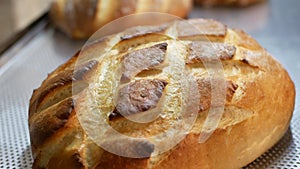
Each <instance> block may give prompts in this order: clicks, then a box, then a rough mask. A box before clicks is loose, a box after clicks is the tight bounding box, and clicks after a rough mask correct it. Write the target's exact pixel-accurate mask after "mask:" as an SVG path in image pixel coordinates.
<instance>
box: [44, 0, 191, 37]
mask: <svg viewBox="0 0 300 169" xmlns="http://www.w3.org/2000/svg"><path fill="white" fill-rule="evenodd" d="M191 7H192V0H164V1H152V0H143V1H140V0H76V1H75V0H55V1H54V2H53V4H52V6H51V9H50V16H51V18H52V20H53V21H54V23H55V25H57V27H59V28H60V29H61V30H62V31H63V32H65V33H67V34H68V35H69V36H71V37H73V38H88V37H90V36H91V35H92V34H93V33H94V32H95V31H97V30H98V29H99V28H101V27H102V26H104V25H105V24H107V23H109V22H110V21H113V20H115V19H118V18H120V17H122V16H126V15H130V14H135V13H141V12H162V13H169V14H172V15H175V16H178V17H181V18H183V17H186V16H187V14H188V12H189V11H190V10H191Z"/></svg>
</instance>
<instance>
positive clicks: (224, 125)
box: [29, 19, 295, 169]
mask: <svg viewBox="0 0 300 169" xmlns="http://www.w3.org/2000/svg"><path fill="white" fill-rule="evenodd" d="M191 25H193V26H192V28H190V27H191ZM211 57H213V58H218V61H219V62H220V63H222V64H221V65H222V73H223V74H224V79H223V80H224V81H225V83H224V84H225V90H226V91H225V96H226V99H225V100H223V101H221V102H220V101H217V102H214V101H213V100H212V92H213V90H212V86H213V84H214V83H219V82H220V79H218V78H212V77H211V76H210V74H209V71H208V69H207V67H206V66H205V65H206V64H205V63H204V62H213V61H214V60H211V59H210V58H211ZM185 78H186V79H188V78H191V79H192V80H188V81H185V80H186V79H185ZM182 79H183V80H182ZM221 80H222V79H221ZM179 82H182V83H183V84H185V83H184V82H189V83H187V84H186V85H182V83H179ZM184 86H185V87H186V86H189V87H190V88H189V89H193V87H196V90H194V91H193V92H189V91H186V89H185V88H184ZM140 89H143V90H140ZM145 90H146V94H144V93H143V92H145ZM149 91H151V93H154V94H152V95H150V96H149V95H147V92H149ZM118 93H119V94H118ZM120 93H121V94H120ZM127 93H129V96H128V98H129V101H128V100H126V96H127V95H126V94H127ZM198 97H199V98H198ZM132 98H135V100H130V99H132ZM145 98H146V99H145ZM147 99H148V100H147ZM186 100H187V101H186ZM195 100H196V101H197V102H196V104H195ZM147 101H148V102H147ZM294 101H295V88H294V84H293V82H292V81H291V79H290V77H289V75H288V73H287V71H286V70H285V69H284V68H283V67H282V65H281V64H280V63H278V62H277V61H276V60H275V59H274V58H273V57H272V56H271V55H270V54H269V53H268V52H267V51H266V50H265V49H264V48H262V47H261V46H260V45H259V44H258V43H257V42H256V41H255V40H254V39H253V38H251V37H250V36H249V35H247V34H246V33H245V32H243V31H241V30H236V29H230V28H227V26H226V25H223V24H222V23H220V22H217V21H214V20H205V19H191V20H182V21H179V20H178V21H174V22H170V23H166V24H165V25H159V26H153V27H150V26H148V27H135V28H131V29H129V30H125V31H123V32H120V33H117V34H114V35H111V36H108V37H104V38H103V39H101V40H99V41H96V42H95V43H92V44H90V45H88V46H86V47H85V48H83V49H82V50H81V51H80V52H78V53H77V54H75V56H74V57H72V58H71V59H70V60H69V61H68V62H66V63H65V64H63V65H61V66H60V67H58V68H57V69H56V70H54V71H53V72H52V73H50V74H49V75H48V77H47V78H46V79H45V80H44V81H43V83H42V84H41V86H40V87H39V88H38V89H36V90H34V92H33V94H32V97H31V100H30V106H29V128H30V138H31V147H32V153H33V158H34V164H33V168H87V169H90V168H99V169H100V168H101V169H102V168H103V169H104V168H105V169H108V168H113V169H114V168H115V169H117V168H125V169H131V168H141V169H144V168H145V169H146V168H153V169H161V168H173V169H176V168H178V169H182V168H189V169H199V168H201V169H222V168H224V169H237V168H240V167H243V166H245V165H247V164H249V163H251V162H252V161H253V160H255V159H256V158H258V157H259V156H260V155H262V154H263V153H264V152H266V151H267V150H268V149H269V148H271V147H272V146H273V145H274V144H275V143H276V142H278V141H279V139H280V138H281V137H282V136H283V135H284V133H285V132H286V130H287V128H288V126H289V123H290V120H291V117H292V112H293V109H294ZM222 103H223V104H222ZM124 105H125V106H124ZM129 105H130V106H131V107H130V111H129V108H128V107H127V106H129ZM222 105H224V113H223V115H222V117H221V119H220V121H219V123H218V125H217V128H216V129H215V131H214V132H213V133H212V135H211V136H210V137H209V138H208V139H207V140H205V141H204V142H201V143H200V142H199V137H200V135H201V134H203V133H204V134H205V133H206V132H208V131H205V130H203V127H204V124H205V120H206V119H207V117H208V114H209V113H214V112H213V109H211V108H212V107H214V106H215V107H222ZM151 110H155V111H151ZM189 110H194V111H197V112H196V116H195V121H192V122H193V123H191V124H188V125H190V128H189V129H188V132H187V133H186V135H185V137H183V138H182V139H180V140H176V138H175V137H176V133H175V134H174V132H170V130H169V129H170V128H172V126H176V125H179V126H180V124H181V122H182V116H181V115H182V113H183V112H184V111H189ZM147 112H148V113H149V112H152V113H153V112H158V114H156V116H157V118H155V119H154V120H153V121H150V122H147V123H138V122H133V121H131V120H128V119H127V116H128V117H130V118H134V117H138V115H139V114H143V113H144V114H143V115H145V114H147ZM122 113H123V114H122ZM123 116H125V117H126V118H125V117H123ZM142 117H146V116H142ZM147 117H148V116H147ZM103 122H107V124H109V126H111V127H112V128H114V129H115V130H116V131H118V132H119V133H121V134H122V135H127V136H130V137H135V138H137V137H138V138H145V139H143V140H141V141H139V140H136V141H134V142H128V143H127V141H126V139H125V140H122V139H121V140H118V139H117V138H115V137H102V136H105V134H107V133H109V131H108V129H107V128H106V127H103V125H102V123H103ZM98 125H99V126H100V127H99V128H97V126H98ZM95 126H96V127H95ZM101 127H102V128H101ZM161 133H166V135H170V137H167V136H166V137H160V138H158V139H156V140H154V139H151V136H155V135H158V134H161ZM178 133H180V132H178ZM173 138H174V140H173ZM97 140H98V141H99V140H101V142H102V143H103V144H102V145H103V146H104V147H105V146H107V147H108V148H112V150H113V151H116V152H125V153H128V154H127V155H128V157H123V156H121V155H118V154H114V153H111V152H109V151H107V150H104V149H105V148H103V147H102V146H99V145H98V144H97V143H98V142H97ZM172 142H175V143H176V144H174V146H171V148H170V149H166V151H163V152H159V150H158V147H159V148H161V147H167V146H168V145H171V144H172ZM129 145H130V146H129ZM114 147H115V148H114ZM129 147H131V148H129ZM129 157H135V158H129ZM137 157H141V158H137Z"/></svg>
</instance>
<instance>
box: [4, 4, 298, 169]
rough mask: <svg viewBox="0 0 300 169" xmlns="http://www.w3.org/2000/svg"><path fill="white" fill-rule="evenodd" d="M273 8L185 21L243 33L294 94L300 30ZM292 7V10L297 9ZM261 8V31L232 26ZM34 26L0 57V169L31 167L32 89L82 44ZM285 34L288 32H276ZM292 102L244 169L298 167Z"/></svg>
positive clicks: (203, 13)
mask: <svg viewBox="0 0 300 169" xmlns="http://www.w3.org/2000/svg"><path fill="white" fill-rule="evenodd" d="M282 2H283V1H282ZM284 2H286V1H284ZM297 2H298V3H297ZM299 2H300V1H291V3H296V4H299ZM296 4H294V5H296ZM263 5H267V6H263ZM279 6H282V4H280V1H276V3H274V1H272V3H271V2H268V3H267V4H258V5H256V6H253V7H250V8H247V9H243V10H244V12H245V16H244V18H243V17H242V16H243V12H242V10H241V9H235V10H236V11H235V12H232V11H231V10H233V9H227V8H226V9H222V8H220V9H213V10H208V9H200V8H198V9H195V10H194V11H193V12H192V14H191V15H190V17H212V18H215V19H218V20H221V21H223V22H225V23H227V24H229V26H233V27H240V28H243V29H246V31H247V32H250V34H252V35H253V36H254V37H255V38H256V39H258V41H259V42H260V43H261V44H262V45H263V46H264V47H266V48H267V49H268V50H269V52H270V53H272V54H273V55H274V56H275V57H276V58H277V59H278V60H280V61H281V62H282V63H283V65H284V66H285V67H286V68H287V70H288V71H289V73H290V75H291V77H292V79H293V80H294V82H295V84H296V87H297V89H299V86H300V83H299V82H300V78H299V75H298V76H297V73H299V72H300V58H298V53H299V46H300V33H299V30H300V27H299V25H297V24H299V23H294V22H291V21H292V20H282V21H280V22H278V20H277V19H278V17H280V18H281V17H286V16H277V15H282V14H281V13H276V12H278V11H276V9H277V8H279ZM283 7H284V5H283ZM266 8H267V9H266ZM294 8H297V5H296V7H294ZM262 9H263V10H268V11H267V13H269V12H270V10H271V11H272V12H273V13H272V15H271V16H268V17H269V18H267V21H264V22H265V23H264V24H267V25H265V26H261V24H262V23H259V25H260V28H253V24H255V21H253V23H252V25H251V24H250V27H249V25H245V24H244V25H243V24H241V25H238V23H237V22H240V23H244V21H243V20H245V19H247V18H248V19H249V15H250V14H253V11H251V10H254V11H257V10H262ZM289 10H290V11H291V12H290V13H288V14H287V15H289V14H291V15H292V16H294V15H298V16H299V15H300V13H299V12H298V13H295V11H294V13H293V8H290V9H289ZM224 14H227V15H224ZM237 14H238V17H239V18H235V21H233V20H232V19H233V18H231V17H233V16H237ZM230 18H231V19H230ZM294 18H296V16H295V17H294ZM236 19H238V20H236ZM290 19H291V18H290ZM239 20H240V21H239ZM249 22H250V21H249ZM259 22H262V21H259ZM281 24H284V25H285V27H282V29H279V28H274V26H277V25H281ZM289 24H290V26H294V27H295V28H294V27H289V28H287V27H286V26H287V25H289ZM293 24H296V25H293ZM38 27H40V28H39V29H36V30H33V31H32V32H29V33H28V35H26V36H25V37H23V38H22V39H21V40H19V41H18V42H17V43H16V44H15V45H14V46H13V47H12V48H11V49H10V50H8V51H7V52H6V53H4V54H3V55H2V56H1V57H0V169H2V168H7V169H8V168H9V169H14V168H20V169H27V168H31V165H32V157H31V150H30V141H29V132H28V122H27V120H28V119H27V118H28V115H27V113H28V104H29V98H30V96H31V94H32V90H33V89H34V88H36V87H38V86H39V85H40V84H41V82H42V80H43V79H44V78H46V75H47V73H49V72H51V71H52V70H54V69H55V68H56V67H57V66H58V65H60V64H61V63H63V62H65V61H66V60H67V59H69V57H71V56H72V55H73V54H74V53H75V52H76V51H77V50H78V49H79V48H80V47H81V45H83V43H84V42H82V41H72V40H70V39H69V38H67V37H66V36H65V35H63V34H62V33H60V32H57V31H55V30H54V29H53V28H51V27H46V26H45V24H40V25H38ZM298 28H299V29H298ZM286 29H289V31H288V32H286V31H285V33H283V32H280V31H281V30H286ZM272 32H273V33H272ZM287 39H288V40H287ZM297 96H299V94H297ZM298 98H299V97H297V100H296V108H295V111H294V116H293V119H292V122H291V125H290V128H289V130H288V131H287V133H286V134H285V136H284V137H283V138H282V139H281V140H280V141H279V142H278V143H277V144H276V145H275V146H274V147H273V148H272V149H270V150H269V151H268V152H267V153H265V154H264V155H262V156H261V157H259V158H258V159H257V160H256V161H254V162H253V163H251V164H250V165H248V166H247V167H245V168H249V169H250V168H282V169H289V168H300V128H299V124H300V109H299V101H298Z"/></svg>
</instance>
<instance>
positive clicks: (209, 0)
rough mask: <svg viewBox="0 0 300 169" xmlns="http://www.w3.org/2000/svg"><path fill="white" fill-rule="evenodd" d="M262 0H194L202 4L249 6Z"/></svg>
mask: <svg viewBox="0 0 300 169" xmlns="http://www.w3.org/2000/svg"><path fill="white" fill-rule="evenodd" d="M261 1H263V0H195V3H196V4H199V5H203V6H240V7H244V6H249V5H252V4H255V3H258V2H261Z"/></svg>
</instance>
